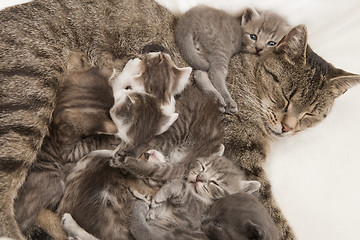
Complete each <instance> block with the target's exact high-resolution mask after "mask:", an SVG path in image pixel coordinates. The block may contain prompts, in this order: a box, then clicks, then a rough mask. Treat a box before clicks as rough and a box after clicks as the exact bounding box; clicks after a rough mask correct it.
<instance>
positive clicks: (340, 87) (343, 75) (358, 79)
mask: <svg viewBox="0 0 360 240" xmlns="http://www.w3.org/2000/svg"><path fill="white" fill-rule="evenodd" d="M335 72H336V73H335V74H334V75H335V76H332V78H331V79H330V80H329V81H328V82H327V87H328V89H329V91H330V92H331V93H332V95H333V96H334V97H335V98H336V97H339V96H341V95H342V94H344V93H345V92H346V91H347V90H348V89H350V88H351V87H353V86H355V85H357V84H359V83H360V75H357V74H352V73H348V72H346V71H343V70H341V69H336V71H335Z"/></svg>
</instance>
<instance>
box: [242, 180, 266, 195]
mask: <svg viewBox="0 0 360 240" xmlns="http://www.w3.org/2000/svg"><path fill="white" fill-rule="evenodd" d="M260 186H261V183H260V182H258V181H244V180H242V181H241V191H243V192H246V193H248V194H256V193H257V192H259V190H260Z"/></svg>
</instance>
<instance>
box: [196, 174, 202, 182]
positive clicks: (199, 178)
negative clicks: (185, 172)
mask: <svg viewBox="0 0 360 240" xmlns="http://www.w3.org/2000/svg"><path fill="white" fill-rule="evenodd" d="M196 182H204V180H203V179H202V178H201V177H200V175H197V176H196Z"/></svg>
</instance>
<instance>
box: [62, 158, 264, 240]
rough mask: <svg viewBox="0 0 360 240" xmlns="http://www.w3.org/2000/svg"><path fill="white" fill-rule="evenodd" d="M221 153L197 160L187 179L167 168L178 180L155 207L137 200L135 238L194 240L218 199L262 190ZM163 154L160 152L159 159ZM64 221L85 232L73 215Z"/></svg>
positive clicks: (133, 219) (72, 232)
mask: <svg viewBox="0 0 360 240" xmlns="http://www.w3.org/2000/svg"><path fill="white" fill-rule="evenodd" d="M153 154H154V152H153ZM220 154H222V152H221V153H215V154H213V155H212V156H210V157H203V158H198V159H196V160H193V161H192V162H191V163H190V166H189V169H188V176H187V178H186V180H183V179H182V178H183V171H181V170H179V168H178V167H175V168H174V167H171V168H170V169H169V168H166V171H165V172H166V173H167V174H168V175H171V177H172V178H176V179H175V180H173V181H169V182H167V183H166V184H165V185H163V186H162V187H161V188H160V189H159V191H158V192H157V193H156V195H155V196H154V198H153V199H152V203H151V206H152V208H151V209H150V210H149V207H148V204H147V203H145V202H143V201H140V200H137V201H135V202H134V203H133V207H132V213H131V217H130V231H131V233H132V235H133V236H134V237H135V239H179V237H180V238H183V237H184V236H187V239H190V236H194V239H198V238H197V237H196V238H195V236H197V235H199V234H200V235H201V233H199V232H200V222H201V217H202V216H203V214H204V212H205V210H206V209H207V208H208V206H209V205H210V204H211V203H212V202H213V201H214V200H216V199H219V198H221V197H223V196H225V195H229V194H233V193H236V192H239V191H246V192H248V193H250V194H251V193H253V192H255V191H258V189H259V187H260V184H259V183H258V182H256V181H247V180H246V177H245V175H244V173H243V172H241V171H240V169H238V168H237V167H236V166H235V165H234V164H233V163H232V161H230V160H229V159H227V158H226V157H223V156H219V155H220ZM163 157H164V156H161V153H159V152H157V158H160V159H161V158H163ZM132 160H133V161H141V162H142V163H144V164H145V162H144V161H143V160H138V159H127V162H129V161H132ZM150 161H152V163H150V164H155V165H156V166H157V167H158V166H159V165H158V164H157V163H159V162H157V161H155V160H150ZM148 163H149V162H148ZM160 164H161V163H160ZM124 166H126V164H125V165H124ZM164 166H167V167H168V166H169V164H168V163H165V165H164ZM141 167H143V166H141ZM160 168H161V167H160ZM154 171H161V170H160V169H154ZM164 178H167V177H166V176H164ZM63 222H65V224H64V226H65V228H66V230H67V231H68V232H69V233H70V236H71V237H75V238H78V235H80V234H82V233H83V231H81V230H77V229H79V228H78V227H77V226H78V225H77V224H76V222H74V220H73V219H72V217H71V215H64V217H63Z"/></svg>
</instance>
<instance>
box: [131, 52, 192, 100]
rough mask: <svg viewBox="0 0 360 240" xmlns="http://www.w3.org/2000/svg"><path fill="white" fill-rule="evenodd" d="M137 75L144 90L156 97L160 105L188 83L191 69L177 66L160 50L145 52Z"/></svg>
mask: <svg viewBox="0 0 360 240" xmlns="http://www.w3.org/2000/svg"><path fill="white" fill-rule="evenodd" d="M140 68H141V73H140V76H138V78H139V79H142V81H143V83H144V89H145V92H147V93H149V94H152V95H154V96H155V97H157V98H158V99H159V101H160V103H161V104H162V105H164V104H168V103H170V101H171V97H173V96H175V95H176V94H179V93H181V92H182V91H183V90H184V88H185V86H186V85H187V84H188V82H189V79H190V74H191V71H192V69H191V68H190V67H185V68H178V67H177V66H176V65H175V63H174V62H173V61H172V60H171V57H170V56H169V55H168V54H166V53H162V52H152V53H147V54H145V55H144V57H142V60H141V63H140Z"/></svg>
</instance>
